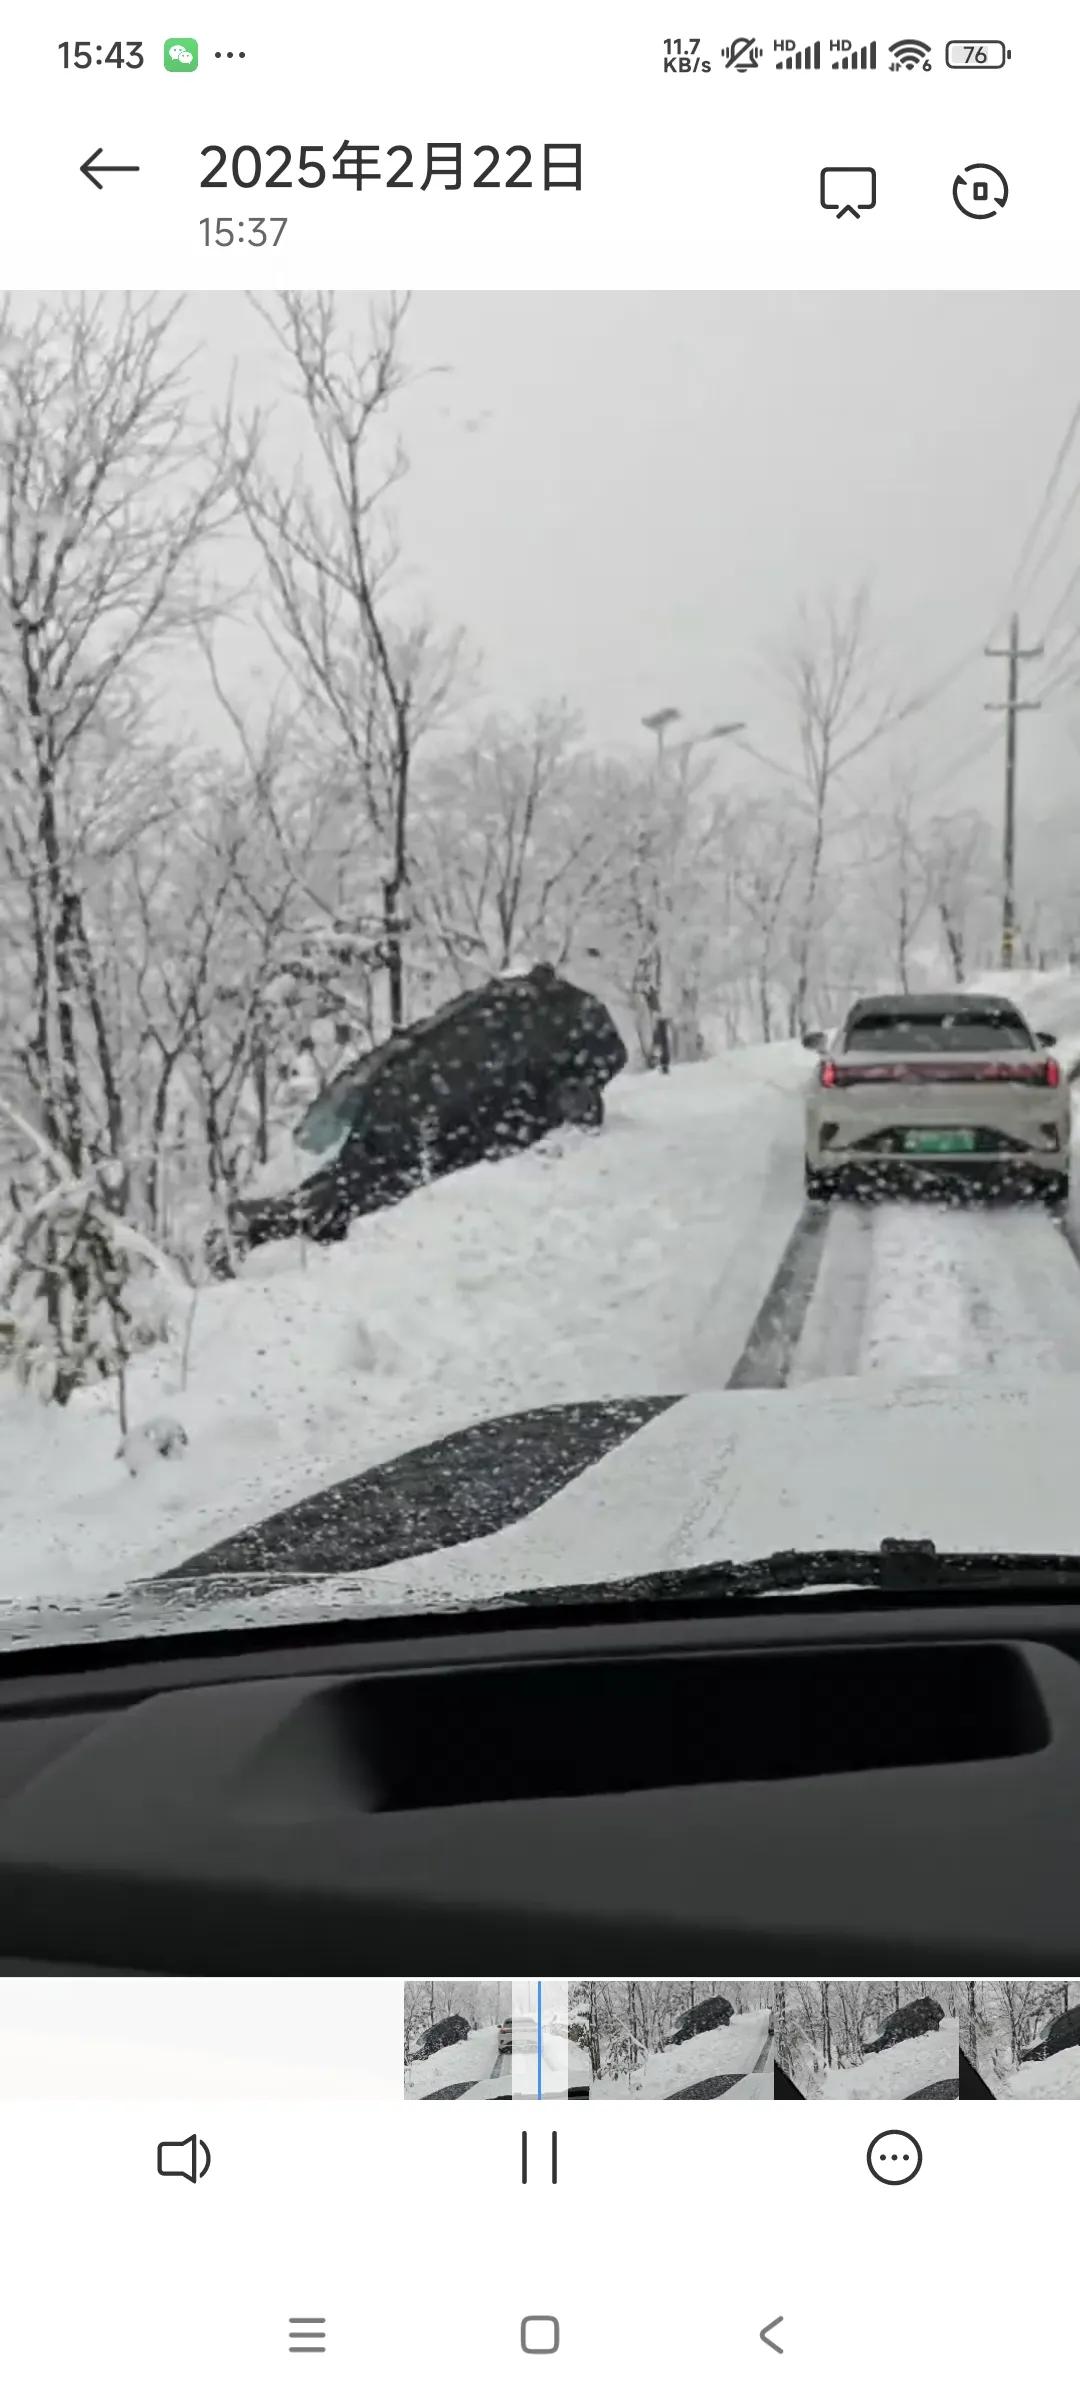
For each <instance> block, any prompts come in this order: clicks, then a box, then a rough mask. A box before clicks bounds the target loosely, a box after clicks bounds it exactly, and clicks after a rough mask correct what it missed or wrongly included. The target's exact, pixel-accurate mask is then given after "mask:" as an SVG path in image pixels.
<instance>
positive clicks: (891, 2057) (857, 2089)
mask: <svg viewBox="0 0 1080 2400" xmlns="http://www.w3.org/2000/svg"><path fill="white" fill-rule="evenodd" d="M959 2072H960V2026H959V2023H958V2021H957V2019H956V2018H955V2017H945V2018H944V2019H943V2021H942V2023H941V2024H940V2025H939V2026H938V2028H937V2031H936V2032H935V2033H922V2034H919V2035H918V2036H917V2037H916V2039H915V2040H914V2041H911V2042H897V2044H896V2046H895V2048H894V2049H892V2050H877V2051H875V2053H874V2055H873V2057H871V2058H864V2059H862V2060H860V2062H859V2065H858V2066H857V2067H828V2068H826V2070H825V2073H824V2075H823V2076H822V2077H821V2080H820V2082H819V2083H818V2084H817V2085H816V2086H815V2088H814V2089H813V2090H812V2091H811V2092H808V2093H807V2095H806V2097H807V2098H808V2099H814V2100H910V2099H911V2097H912V2095H913V2094H914V2093H915V2092H924V2091H926V2089H927V2087H928V2085H930V2084H932V2083H946V2082H948V2081H950V2080H951V2081H954V2082H955V2080H956V2077H957V2076H958V2074H959Z"/></svg>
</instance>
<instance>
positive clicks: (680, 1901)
mask: <svg viewBox="0 0 1080 2400" xmlns="http://www.w3.org/2000/svg"><path fill="white" fill-rule="evenodd" d="M1078 1869H1080V1601H1075V1602H1074V1601H1073V1599H1072V1598H1071V1596H1066V1597H1064V1598H1062V1597H1060V1596H1059V1595H1053V1596H1050V1595H1047V1594H1046V1593H1045V1592H1040V1591H1037V1590H1033V1591H1031V1592H1029V1593H1025V1592H1024V1590H1023V1587H1022V1586H1021V1585H1019V1584H1018V1585H1017V1587H1016V1588H1015V1590H1013V1589H1012V1588H1010V1590H1009V1592H1008V1593H1007V1594H1005V1595H1000V1596H999V1595H995V1596H994V1597H993V1598H992V1599H987V1597H986V1595H985V1594H982V1595H979V1596H975V1595H967V1596H963V1597H961V1596H959V1595H954V1594H950V1592H949V1591H948V1590H947V1589H939V1590H937V1591H935V1593H934V1595H933V1597H932V1598H931V1599H928V1598H927V1596H926V1594H925V1592H923V1593H921V1594H920V1593H918V1592H913V1593H912V1594H911V1595H910V1596H905V1595H904V1594H903V1593H897V1592H890V1593H889V1594H888V1595H887V1596H883V1595H875V1594H872V1593H868V1592H862V1591H853V1590H849V1591H829V1592H824V1593H821V1592H817V1593H813V1594H806V1595H802V1594H799V1595H798V1596H796V1597H794V1598H793V1597H792V1596H791V1595H787V1594H785V1595H784V1596H783V1597H782V1598H780V1599H778V1600H776V1601H773V1602H770V1603H769V1604H768V1605H767V1606H763V1605H762V1604H761V1603H760V1602H758V1601H755V1603H754V1606H753V1608H752V1609H750V1610H748V1609H746V1608H743V1609H742V1611H741V1613H739V1614H734V1613H731V1610H730V1604H726V1613H722V1614H718V1613H715V1612H714V1611H713V1610H710V1609H709V1608H708V1607H707V1606H706V1605H698V1604H697V1603H695V1605H694V1606H693V1607H692V1608H690V1607H688V1608H686V1609H680V1608H679V1606H678V1605H677V1603H671V1604H669V1605H667V1606H666V1607H665V1608H664V1609H663V1610H662V1611H655V1612H652V1613H650V1612H645V1613H643V1614H642V1615H640V1616H638V1617H636V1618H634V1619H632V1620H630V1621H627V1620H625V1619H624V1618H622V1617H621V1616H620V1615H618V1613H617V1612H613V1611H612V1609H611V1608H610V1607H609V1608H606V1609H604V1608H601V1607H595V1608H593V1607H588V1606H586V1607H575V1608H574V1609H572V1610H565V1611H562V1612H560V1610H559V1609H558V1608H556V1607H553V1606H551V1605H545V1606H544V1607H543V1608H537V1609H536V1610H535V1611H531V1610H530V1611H528V1612H525V1611H523V1610H522V1609H521V1608H515V1609H507V1610H506V1611H505V1612H500V1611H499V1610H497V1609H496V1610H495V1611H493V1612H490V1613H484V1614H483V1615H478V1616H474V1617H468V1616H463V1617H460V1618H454V1619H453V1620H449V1619H447V1618H446V1617H445V1616H443V1617H437V1616H416V1617H413V1618H411V1619H408V1620H404V1621H403V1620H401V1619H397V1620H395V1621H393V1622H392V1623H391V1622H385V1621H380V1622H377V1623H371V1622H369V1623H367V1624H364V1625H362V1626H354V1625H352V1624H349V1625H347V1626H342V1625H340V1624H335V1625H332V1626H312V1627H299V1628H295V1629H294V1628H288V1629H283V1630H282V1631H281V1632H280V1633H277V1632H274V1633H267V1632H259V1633H248V1634H243V1635H239V1634H238V1635H236V1636H232V1635H229V1636H218V1637H215V1639H214V1640H213V1641H212V1642H210V1641H207V1640H202V1641H200V1639H199V1638H198V1637H196V1636H195V1635H191V1634H185V1635H183V1636H178V1637H176V1639H175V1640H172V1641H170V1640H168V1639H157V1638H155V1639H152V1640H144V1641H137V1640H130V1639H129V1640H126V1641H124V1642H117V1643H103V1644H99V1645H94V1647H93V1649H92V1650H91V1651H90V1652H89V1653H88V1655H87V1656H86V1658H80V1659H79V1660H78V1662H77V1663H76V1662H75V1661H74V1660H73V1657H72V1652H71V1649H70V1648H64V1649H61V1648H57V1649H56V1650H55V1651H52V1652H50V1651H48V1650H41V1651H33V1652H29V1651H20V1652H18V1653H14V1654H9V1655H7V1656H5V1657H4V1658H3V1659H2V1660H0V1970H2V1971H4V1972H7V1973H41V1972H48V1971H50V1969H52V1970H55V1971H58V1972H59V1971H68V1972H79V1973H86V1972H93V1971H101V1972H109V1973H114V1974H115V1973H123V1972H126V1973H136V1974H138V1973H146V1974H151V1973H153V1974H183V1973H195V1974H215V1973H228V1974H236V1973H240V1974H243V1973H252V1974H284V1975H288V1974H315V1973H318V1974H328V1973H330V1974H334V1973H343V1974H344V1973H348V1974H365V1975H378V1974H383V1973H386V1974H397V1973H400V1972H402V1970H403V1967H404V1966H405V1965H407V1963H408V1962H409V1960H410V1959H416V1958H435V1957H437V1958H438V1959H439V1961H440V1964H441V1967H442V1969H443V1971H444V1972H445V1973H447V1974H451V1973H456V1974H468V1973H470V1972H471V1971H472V1969H473V1967H474V1965H475V1961H476V1959H477V1958H478V1957H482V1956H485V1955H486V1956H488V1957H492V1956H496V1957H497V1956H498V1955H500V1954H501V1955H502V1956H503V1957H506V1958H512V1957H513V1956H514V1955H515V1946H516V1945H518V1944H521V1945H522V1946H523V1947H522V1950H521V1953H520V1954H521V1955H529V1954H530V1952H529V1950H528V1948H527V1947H525V1946H526V1945H532V1946H533V1949H532V1954H533V1955H535V1954H536V1949H537V1948H541V1949H542V1950H543V1951H544V1953H545V1954H546V1955H547V1956H548V1957H549V1958H551V1959H554V1960H555V1961H556V1962H557V1964H558V1965H559V1966H560V1970H563V1971H567V1972H570V1971H572V1970H574V1969H575V1968H576V1966H578V1965H579V1964H580V1962H582V1961H585V1962H586V1964H587V1965H588V1967H589V1969H590V1971H591V1972H594V1973H600V1974H620V1973H623V1972H627V1973H631V1974H632V1973H634V1972H636V1971H637V1970H638V1969H639V1968H640V1964H641V1961H642V1959H643V1958H647V1959H648V1961H649V1964H650V1969H651V1971H652V1972H653V1973H663V1972H682V1971H683V1970H684V1967H685V1962H686V1960H687V1959H688V1958H692V1959H693V1961H694V1964H695V1970H696V1972H698V1973H699V1974H707V1973H712V1974H717V1975H719V1974H728V1975H731V1974H765V1973H769V1972H772V1971H779V1972H782V1973H786V1974H789V1975H790V1974H798V1973H806V1974H808V1975H811V1974H816V1973H819V1972H827V1973H829V1974H834V1975H843V1976H857V1975H861V1974H876V1975H881V1974H883V1973H884V1972H885V1971H886V1970H890V1971H891V1970H896V1971H900V1970H909V1971H911V1972H914V1973H917V1974H920V1975H935V1974H947V1973H951V1972H953V1971H954V1969H955V1964H956V1960H957V1959H958V1958H962V1957H968V1958H977V1959H978V1960H979V1962H980V1970H981V1971H982V1972H983V1973H987V1974H991V1973H995V1972H1001V1973H1006V1974H1009V1975H1015V1974H1022V1973H1025V1972H1032V1973H1043V1974H1045V1973H1047V1972H1053V1973H1059V1974H1080V1900H1078V1892H1080V1872H1078Z"/></svg>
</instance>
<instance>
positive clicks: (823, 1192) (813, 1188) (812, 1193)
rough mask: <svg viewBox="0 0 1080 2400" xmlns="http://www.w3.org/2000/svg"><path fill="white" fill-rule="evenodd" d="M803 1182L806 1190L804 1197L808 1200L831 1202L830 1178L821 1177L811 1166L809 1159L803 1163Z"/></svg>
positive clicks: (831, 1182)
mask: <svg viewBox="0 0 1080 2400" xmlns="http://www.w3.org/2000/svg"><path fill="white" fill-rule="evenodd" d="M803 1182H804V1185H805V1188H806V1197H807V1199H808V1200H831V1198H832V1192H833V1181H832V1176H831V1175H822V1174H821V1172H820V1170H819V1169H818V1168H817V1167H812V1166H811V1164H810V1161H809V1159H807V1160H806V1162H805V1167H804V1172H803Z"/></svg>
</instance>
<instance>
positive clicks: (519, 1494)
mask: <svg viewBox="0 0 1080 2400" xmlns="http://www.w3.org/2000/svg"><path fill="white" fill-rule="evenodd" d="M681 1397H682V1394H681V1393H677V1392H676V1393H671V1394H663V1395H653V1396H651V1397H649V1398H646V1399H631V1400H599V1401H572V1402H564V1403H562V1404H560V1405H558V1406H555V1407H551V1408H531V1409H525V1410H522V1411H520V1412H517V1413H515V1414H514V1415H512V1416H507V1417H491V1418H487V1419H485V1420H483V1421H482V1422H481V1423H480V1424H478V1425H467V1426H464V1427H462V1428H461V1429H460V1430H459V1431H458V1432H456V1433H448V1434H444V1435H443V1436H442V1438H441V1439H440V1440H438V1441H434V1442H425V1443H424V1444H423V1446H422V1447H421V1448H420V1449H418V1450H406V1451H404V1452H403V1453H402V1455H401V1456H400V1457H398V1458H392V1459H386V1460H384V1461H383V1462H382V1464H381V1465H379V1466H375V1467H368V1468H367V1469H366V1470H365V1471H364V1472H363V1473H362V1474H359V1475H350V1476H348V1477H347V1478H346V1479H345V1481H344V1482H342V1483H334V1484H331V1485H329V1486H328V1488H327V1490H326V1491H322V1492H314V1493H311V1494H310V1495H309V1496H308V1498H307V1499H304V1500H297V1501H295V1502H294V1503H293V1505H292V1506H291V1507H289V1508H284V1509H279V1510H278V1511H277V1512H276V1513H275V1514H274V1515H273V1516H270V1517H263V1518H261V1519H260V1521H259V1523H258V1524H257V1525H252V1526H250V1527H249V1528H248V1529H247V1530H246V1531H245V1532H243V1533H237V1534H231V1535H229V1536H228V1537H227V1539H226V1540H225V1541H223V1542H215V1543H214V1545H213V1547H212V1548H211V1549H209V1550H201V1551H199V1552H198V1553H197V1554H196V1555H195V1556H194V1557H192V1558H187V1559H184V1561H183V1562H182V1564H181V1565H180V1566H177V1567H170V1568H168V1569H167V1571H166V1572H165V1573H164V1574H163V1575H160V1576H156V1577H154V1578H153V1579H152V1581H153V1583H156V1584H167V1583H170V1582H176V1581H180V1580H189V1579H190V1578H191V1576H193V1575H199V1576H203V1575H206V1576H213V1575H228V1576H244V1575H257V1576H258V1577H259V1578H260V1584H261V1586H262V1587H263V1588H265V1578H266V1576H267V1575H268V1574H280V1575H281V1577H282V1579H283V1580H285V1579H287V1578H288V1577H289V1576H291V1575H340V1574H351V1573H355V1572H357V1571H358V1570H362V1569H364V1568H371V1567H383V1566H388V1565H390V1563H391V1562H392V1561H394V1560H396V1559H403V1558H421V1557H423V1556H425V1554H426V1553H428V1552H430V1551H436V1550H448V1549H453V1548H454V1547H455V1545H456V1544H457V1543H459V1542H470V1541H476V1540H477V1539H478V1538H479V1537H481V1536H482V1535H485V1534H492V1533H501V1532H502V1530H503V1528H504V1526H507V1525H512V1524H515V1523H516V1522H517V1521H518V1520H519V1519H520V1518H522V1517H527V1516H530V1515H531V1513H532V1511H533V1510H534V1509H536V1508H540V1507H541V1506H542V1504H543V1502H544V1501H545V1500H552V1499H554V1497H555V1495H556V1493H557V1492H561V1491H562V1490H563V1488H564V1486H565V1485H566V1484H568V1483H572V1482H573V1481H574V1480H575V1478H576V1477H577V1476H578V1475H582V1474H584V1472H585V1470H586V1468H588V1467H593V1466H596V1465H597V1464H598V1462H599V1461H600V1459H602V1458H604V1457H606V1455H607V1453H608V1451H610V1450H614V1449H616V1448H617V1447H618V1445H619V1444H620V1443H621V1442H624V1441H626V1440H628V1438H629V1436H630V1435H631V1434H634V1433H638V1432H640V1430H641V1427H642V1426H643V1425H648V1424H650V1423H651V1422H652V1420H653V1418H654V1417H658V1416H661V1415H662V1414H663V1413H664V1411H665V1410H666V1409H669V1408H673V1407H674V1406H675V1405H676V1402H677V1401H678V1400H679V1399H681ZM142 1588H143V1590H144V1591H149V1590H150V1589H151V1588H152V1586H151V1584H150V1583H146V1584H144V1585H143V1587H142Z"/></svg>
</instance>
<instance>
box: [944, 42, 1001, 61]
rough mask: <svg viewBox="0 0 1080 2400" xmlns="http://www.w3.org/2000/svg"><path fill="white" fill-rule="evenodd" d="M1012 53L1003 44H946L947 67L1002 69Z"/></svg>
mask: <svg viewBox="0 0 1080 2400" xmlns="http://www.w3.org/2000/svg"><path fill="white" fill-rule="evenodd" d="M1011 57H1012V51H1011V50H1006V48H1005V44H1004V42H946V44H945V64H946V66H947V67H1003V66H1004V64H1005V61H1006V59H1007V58H1011Z"/></svg>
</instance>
